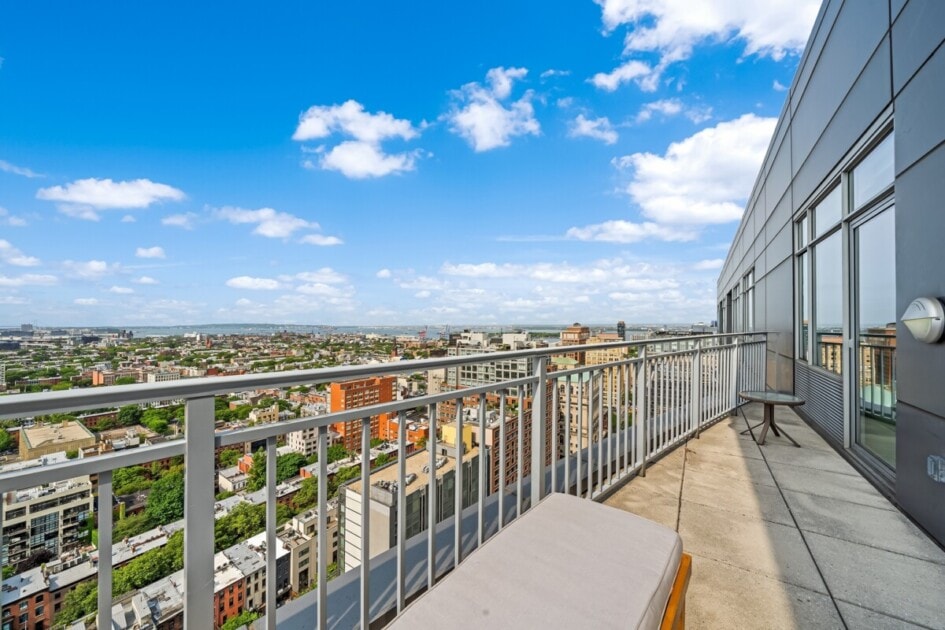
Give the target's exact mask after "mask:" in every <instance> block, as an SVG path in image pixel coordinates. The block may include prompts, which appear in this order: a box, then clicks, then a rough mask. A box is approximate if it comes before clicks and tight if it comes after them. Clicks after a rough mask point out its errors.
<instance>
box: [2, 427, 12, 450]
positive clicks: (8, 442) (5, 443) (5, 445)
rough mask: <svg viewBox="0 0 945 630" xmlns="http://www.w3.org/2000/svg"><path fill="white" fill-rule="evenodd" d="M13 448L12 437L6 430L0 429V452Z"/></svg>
mask: <svg viewBox="0 0 945 630" xmlns="http://www.w3.org/2000/svg"><path fill="white" fill-rule="evenodd" d="M10 448H13V436H11V435H10V433H9V432H8V431H7V430H6V429H0V451H5V450H7V449H10Z"/></svg>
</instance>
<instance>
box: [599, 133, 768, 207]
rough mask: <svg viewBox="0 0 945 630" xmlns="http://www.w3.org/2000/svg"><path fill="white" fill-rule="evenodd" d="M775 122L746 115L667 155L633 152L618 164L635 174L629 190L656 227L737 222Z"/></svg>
mask: <svg viewBox="0 0 945 630" xmlns="http://www.w3.org/2000/svg"><path fill="white" fill-rule="evenodd" d="M776 122H777V121H776V119H774V118H759V117H757V116H755V115H754V114H745V115H744V116H742V117H741V118H737V119H735V120H732V121H728V122H722V123H719V124H718V125H716V126H715V127H709V128H707V129H703V130H702V131H699V132H698V133H696V134H694V135H692V136H690V137H688V138H686V139H685V140H681V141H679V142H674V143H672V144H670V145H669V148H668V149H667V150H666V153H665V154H664V155H655V154H653V153H634V154H632V155H627V156H624V157H621V158H618V159H615V160H614V165H615V166H616V167H617V168H618V169H621V170H626V171H628V172H631V173H632V179H631V181H630V183H629V184H628V185H627V186H626V188H625V192H626V193H627V194H628V195H630V197H631V199H633V201H634V202H635V203H636V204H637V205H638V206H639V207H640V209H641V210H642V212H643V214H644V215H645V216H646V217H647V218H649V219H652V220H653V221H655V222H657V223H660V224H666V223H672V224H685V225H690V226H691V225H704V224H710V223H727V222H729V221H736V220H738V219H739V218H740V217H741V215H742V206H743V204H744V201H745V199H746V198H747V197H748V195H749V194H750V193H751V186H752V183H753V182H754V180H755V177H756V175H757V174H758V168H759V167H760V166H761V161H762V159H764V155H765V151H766V150H767V148H768V143H769V141H770V139H771V134H772V133H773V131H774V126H775V123H776Z"/></svg>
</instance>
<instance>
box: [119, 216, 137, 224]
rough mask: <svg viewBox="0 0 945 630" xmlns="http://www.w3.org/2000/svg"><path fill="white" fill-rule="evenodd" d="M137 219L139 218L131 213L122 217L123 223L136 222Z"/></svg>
mask: <svg viewBox="0 0 945 630" xmlns="http://www.w3.org/2000/svg"><path fill="white" fill-rule="evenodd" d="M135 221H137V219H136V218H134V216H133V215H130V214H126V215H125V216H123V217H122V218H121V222H122V223H134V222H135Z"/></svg>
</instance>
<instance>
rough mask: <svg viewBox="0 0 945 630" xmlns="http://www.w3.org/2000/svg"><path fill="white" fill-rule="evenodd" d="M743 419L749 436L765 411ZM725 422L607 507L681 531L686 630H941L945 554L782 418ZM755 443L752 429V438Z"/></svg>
mask: <svg viewBox="0 0 945 630" xmlns="http://www.w3.org/2000/svg"><path fill="white" fill-rule="evenodd" d="M745 412H746V414H747V416H748V418H749V420H751V422H752V425H754V424H755V423H757V422H758V421H760V419H761V413H762V408H761V406H760V405H749V406H747V407H746V408H745ZM776 414H777V415H776V420H777V422H778V423H779V424H781V425H783V426H784V428H785V429H786V430H787V431H788V432H789V433H790V434H791V435H792V436H793V437H794V439H796V440H797V441H798V442H800V444H801V446H802V448H795V447H794V446H793V445H791V444H790V443H789V442H788V441H787V440H786V439H785V438H783V437H780V438H779V437H775V436H774V435H773V434H772V433H771V432H769V433H768V438H767V443H766V444H765V446H761V447H759V446H758V445H757V444H755V442H754V441H753V440H752V439H751V436H749V435H739V431H741V430H743V429H745V428H746V424H745V420H744V418H743V417H742V416H741V415H738V416H733V417H731V418H727V419H725V420H723V421H721V422H719V423H718V424H716V425H714V426H713V427H711V428H710V429H708V430H707V431H705V432H704V433H703V434H702V436H701V437H700V438H699V439H692V440H690V441H689V442H688V443H687V444H686V445H685V446H684V447H680V448H678V449H676V450H675V451H674V452H672V453H670V454H669V455H667V456H666V457H664V458H663V459H661V460H660V461H658V462H657V463H655V464H653V465H652V466H651V467H650V468H649V469H648V470H647V474H646V477H638V478H635V479H633V480H632V481H631V482H630V483H628V484H627V485H626V486H624V487H623V488H621V489H619V490H618V491H617V492H616V493H615V494H614V495H612V496H611V497H609V498H608V500H607V501H606V503H607V504H609V505H612V506H615V507H618V508H620V509H624V510H627V511H630V512H633V513H635V514H639V515H640V516H644V517H646V518H650V519H652V520H655V521H658V522H660V523H663V524H665V525H667V526H669V527H672V528H674V529H676V530H677V531H679V534H680V536H682V539H683V546H684V549H685V550H686V551H687V552H688V553H690V554H692V557H693V565H692V581H691V583H690V586H689V596H688V598H687V610H686V613H687V614H686V621H687V627H690V628H845V627H846V628H945V596H943V593H945V590H943V589H945V552H943V551H942V550H941V549H940V548H939V547H938V546H936V545H935V544H934V543H933V542H932V541H931V540H930V539H929V538H928V537H927V536H926V535H925V534H923V533H922V532H921V531H920V530H919V529H918V528H917V527H916V526H915V525H914V524H913V523H912V522H911V521H909V519H907V518H906V517H905V516H904V515H903V514H902V513H901V512H899V511H898V510H897V509H896V508H895V507H894V506H893V505H892V504H891V503H890V502H889V501H887V500H886V499H885V498H884V497H883V496H882V495H881V494H880V493H879V492H877V491H876V489H875V488H874V487H873V486H872V485H870V484H869V483H868V482H867V481H866V480H865V479H863V478H862V477H861V476H860V475H859V474H858V473H857V472H856V471H855V470H854V469H853V468H852V467H851V466H850V465H849V464H847V462H846V461H844V460H843V459H842V458H841V457H840V456H839V455H838V454H837V453H836V451H834V450H833V449H832V448H831V447H830V446H828V445H827V443H826V442H824V440H823V439H822V438H821V437H820V436H819V435H817V433H815V432H814V431H813V430H812V429H811V428H810V427H809V426H807V424H805V423H804V422H803V421H802V420H801V419H800V418H799V417H798V416H797V415H795V414H794V413H793V412H791V411H790V410H786V409H783V408H777V411H776ZM755 435H758V430H756V431H755Z"/></svg>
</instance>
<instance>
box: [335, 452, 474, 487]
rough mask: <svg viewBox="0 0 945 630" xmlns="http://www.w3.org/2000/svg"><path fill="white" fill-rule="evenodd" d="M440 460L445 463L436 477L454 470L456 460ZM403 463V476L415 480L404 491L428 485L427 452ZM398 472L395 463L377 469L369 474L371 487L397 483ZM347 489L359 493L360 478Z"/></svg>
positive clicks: (469, 457) (469, 453) (420, 453)
mask: <svg viewBox="0 0 945 630" xmlns="http://www.w3.org/2000/svg"><path fill="white" fill-rule="evenodd" d="M478 452H479V449H476V448H473V449H471V450H469V451H467V452H466V455H465V456H464V458H463V459H464V460H465V461H469V460H470V459H472V458H473V457H475V456H476V454H477V453H478ZM440 459H445V460H446V461H445V462H443V465H442V466H440V467H439V468H437V469H436V474H437V476H438V477H439V476H441V475H445V474H446V473H448V472H449V471H451V470H453V469H454V468H456V458H454V457H447V456H445V455H441V456H440V457H438V458H437V460H438V461H439V460H440ZM404 463H405V468H406V473H405V474H406V475H407V477H406V478H409V477H410V476H411V475H415V478H414V479H413V480H412V481H410V482H408V483H407V484H406V490H407V492H408V493H409V492H412V491H413V490H416V489H417V488H422V487H424V485H425V484H427V483H429V481H430V470H429V464H430V454H429V453H428V452H426V451H418V452H416V453H412V454H410V455H408V456H407V458H406V460H405V461H404ZM398 470H399V467H398V466H397V464H396V462H394V463H391V464H388V465H387V466H384V467H383V468H379V469H377V471H376V472H372V473H371V485H372V486H376V485H378V484H379V483H381V484H395V483H396V482H397V475H398ZM348 489H349V490H351V491H352V492H361V479H360V477H359V478H358V479H356V480H355V481H352V482H351V484H350V485H349V486H348Z"/></svg>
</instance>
